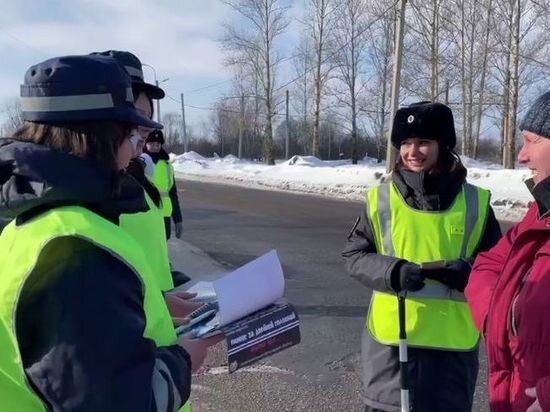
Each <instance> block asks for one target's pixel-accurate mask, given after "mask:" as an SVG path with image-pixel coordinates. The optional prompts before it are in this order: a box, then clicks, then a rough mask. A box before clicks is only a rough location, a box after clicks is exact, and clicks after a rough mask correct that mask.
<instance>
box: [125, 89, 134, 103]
mask: <svg viewBox="0 0 550 412" xmlns="http://www.w3.org/2000/svg"><path fill="white" fill-rule="evenodd" d="M126 101H127V102H130V103H134V92H132V88H131V87H128V88H127V89H126Z"/></svg>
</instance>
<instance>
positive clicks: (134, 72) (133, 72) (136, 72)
mask: <svg viewBox="0 0 550 412" xmlns="http://www.w3.org/2000/svg"><path fill="white" fill-rule="evenodd" d="M124 68H125V69H126V71H127V72H128V74H129V75H130V76H136V77H139V78H140V79H141V80H143V72H142V71H141V70H139V69H136V68H135V67H132V66H124Z"/></svg>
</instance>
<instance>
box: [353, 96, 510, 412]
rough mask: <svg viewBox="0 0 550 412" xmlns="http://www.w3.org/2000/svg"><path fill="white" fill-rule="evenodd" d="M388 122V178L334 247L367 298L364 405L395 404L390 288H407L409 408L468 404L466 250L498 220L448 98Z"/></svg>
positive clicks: (472, 340) (488, 238) (394, 308)
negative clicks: (464, 149)
mask: <svg viewBox="0 0 550 412" xmlns="http://www.w3.org/2000/svg"><path fill="white" fill-rule="evenodd" d="M393 122H394V123H393V132H392V135H391V142H392V145H393V146H394V147H395V148H396V149H397V150H398V151H399V154H398V157H397V162H396V164H395V165H394V167H393V172H392V175H391V178H390V180H389V182H387V183H384V184H381V185H380V186H377V187H373V188H370V189H369V190H368V191H367V195H366V206H365V207H364V208H363V210H362V211H361V213H360V215H359V217H358V218H357V220H356V222H355V224H354V226H353V227H352V229H351V231H350V233H349V235H348V240H347V245H346V247H345V249H344V251H343V252H342V255H343V257H344V258H345V262H346V268H347V270H348V272H349V273H350V274H351V275H352V276H353V277H354V278H356V279H357V280H358V281H359V282H361V283H362V284H363V285H364V286H366V291H367V293H366V297H365V299H370V304H369V310H368V315H367V320H366V324H365V327H364V330H363V339H362V351H361V352H362V366H363V391H362V396H363V401H364V403H365V405H366V406H365V411H367V412H378V411H386V412H398V411H400V370H399V348H398V343H399V335H398V332H399V322H398V302H397V301H398V299H397V296H398V294H399V295H403V296H405V297H406V301H405V302H406V330H407V334H408V344H409V350H408V359H409V362H408V375H409V380H410V397H411V405H412V408H413V410H414V411H418V412H469V411H471V410H472V404H473V394H474V390H475V386H476V379H477V374H478V341H479V333H478V332H477V330H476V328H475V326H474V324H473V322H472V320H471V315H470V312H469V309H468V305H467V304H466V300H465V297H464V294H463V292H464V288H465V286H466V284H467V282H468V278H469V275H470V270H471V266H470V264H471V262H472V261H473V258H474V257H475V256H476V255H477V253H479V252H480V251H484V250H488V249H489V248H491V247H492V246H494V245H495V244H496V242H497V241H498V239H499V238H500V236H501V232H500V228H499V225H498V222H497V220H496V218H495V216H494V213H493V211H492V209H491V206H490V204H489V192H488V191H487V190H484V189H481V188H479V187H476V186H474V185H471V184H469V183H467V182H466V174H467V172H466V168H465V167H464V166H463V164H462V162H461V161H460V158H459V157H458V156H457V155H456V154H455V153H454V151H453V149H454V147H455V145H456V135H455V128H454V119H453V115H452V112H451V110H450V109H449V108H448V107H447V106H445V105H443V104H440V103H432V102H420V103H415V104H411V105H410V106H407V107H403V108H401V109H399V110H398V111H397V114H396V116H395V118H394V119H393ZM440 261H441V262H440ZM434 262H437V263H435V264H434ZM426 263H432V269H427V268H424V267H423V264H426Z"/></svg>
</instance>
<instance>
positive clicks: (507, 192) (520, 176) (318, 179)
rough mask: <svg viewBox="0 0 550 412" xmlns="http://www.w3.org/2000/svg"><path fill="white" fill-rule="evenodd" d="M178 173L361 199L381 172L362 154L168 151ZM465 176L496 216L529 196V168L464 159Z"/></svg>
mask: <svg viewBox="0 0 550 412" xmlns="http://www.w3.org/2000/svg"><path fill="white" fill-rule="evenodd" d="M171 157H172V160H173V161H174V168H175V170H176V172H177V174H178V175H180V176H181V177H185V178H187V179H194V180H208V181H214V182H220V183H226V184H236V185H242V186H247V187H256V188H263V189H269V190H288V191H293V192H301V193H310V194H316V195H321V196H332V197H337V198H344V199H353V200H362V199H363V196H364V193H365V190H366V189H367V188H369V187H371V186H373V185H376V184H378V183H380V181H381V179H383V177H384V176H385V166H384V164H383V163H376V160H374V159H370V158H365V159H364V160H363V161H361V162H359V164H357V165H352V164H351V161H350V160H336V161H322V160H319V159H317V158H315V157H311V156H294V157H292V158H291V159H290V160H288V161H280V162H277V165H276V166H266V165H265V164H263V163H255V162H251V161H246V160H239V159H237V158H236V157H235V156H233V155H228V156H226V157H224V158H219V157H215V158H204V157H202V156H201V155H199V154H197V153H195V152H187V153H184V154H182V155H179V156H175V155H171ZM462 160H463V162H464V164H465V165H466V167H467V168H468V181H469V182H471V183H473V184H476V185H478V186H481V187H484V188H487V189H489V190H490V191H491V193H492V197H491V203H492V204H493V206H494V208H495V211H496V213H497V215H498V217H499V218H503V219H508V220H517V219H519V218H521V216H522V215H523V213H524V212H525V208H526V207H527V205H528V203H529V202H531V200H532V197H531V194H530V193H529V191H528V190H527V188H526V187H525V184H524V183H523V181H524V180H525V179H527V178H528V177H529V176H530V172H529V170H528V169H518V170H506V169H503V168H502V167H501V166H499V165H496V164H492V163H488V162H480V161H476V160H473V159H469V158H462Z"/></svg>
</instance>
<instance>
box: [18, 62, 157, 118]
mask: <svg viewBox="0 0 550 412" xmlns="http://www.w3.org/2000/svg"><path fill="white" fill-rule="evenodd" d="M20 96H21V110H22V112H23V119H24V120H26V121H30V122H82V121H93V120H114V121H120V122H127V123H131V124H133V125H136V126H144V127H150V128H162V125H161V124H159V123H156V122H153V121H151V120H149V119H147V118H146V117H143V116H142V115H141V114H140V113H138V112H137V110H136V108H135V106H134V96H133V94H132V88H131V81H130V76H128V73H127V72H126V71H125V70H124V69H123V68H122V67H121V66H120V65H119V64H118V63H117V62H116V60H114V59H113V58H111V57H106V56H61V57H55V58H52V59H48V60H45V61H43V62H40V63H38V64H35V65H34V66H31V67H30V68H29V69H28V70H27V73H26V74H25V82H24V83H23V84H22V85H21V94H20Z"/></svg>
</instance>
